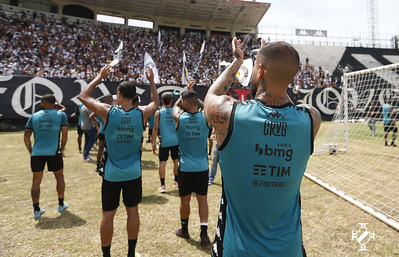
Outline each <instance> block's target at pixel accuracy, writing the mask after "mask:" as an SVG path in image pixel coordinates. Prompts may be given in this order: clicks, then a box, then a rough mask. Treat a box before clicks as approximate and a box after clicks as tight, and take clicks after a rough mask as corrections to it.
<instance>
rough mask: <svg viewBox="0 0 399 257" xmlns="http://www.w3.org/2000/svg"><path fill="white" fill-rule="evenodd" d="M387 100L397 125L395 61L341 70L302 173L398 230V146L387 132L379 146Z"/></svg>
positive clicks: (397, 74)
mask: <svg viewBox="0 0 399 257" xmlns="http://www.w3.org/2000/svg"><path fill="white" fill-rule="evenodd" d="M388 99H391V101H392V104H391V105H392V107H393V112H394V114H398V115H397V118H396V123H397V126H398V125H399V120H398V119H399V63H397V64H393V65H387V66H382V67H377V68H372V69H367V70H361V71H357V72H351V73H346V74H344V87H343V88H342V93H341V98H340V99H338V100H339V101H338V104H337V108H336V112H335V115H334V118H333V120H332V121H331V122H323V123H322V125H321V127H320V131H319V134H318V136H317V137H316V140H315V151H314V154H313V155H312V157H311V158H310V160H309V164H308V169H307V172H306V173H305V176H306V177H307V178H309V179H311V180H313V181H314V182H316V183H318V184H320V185H321V186H323V187H325V188H326V189H328V190H330V191H331V192H333V193H335V194H337V195H339V196H341V197H343V198H344V199H346V200H348V201H350V202H351V203H353V204H355V205H356V206H358V207H360V208H362V209H363V210H365V211H367V212H369V213H370V214H372V215H374V216H375V217H377V218H378V219H380V220H382V221H384V222H385V223H387V224H388V225H390V226H391V227H393V228H395V229H396V230H399V147H394V146H391V140H392V135H393V132H392V131H391V132H389V135H388V140H387V143H388V146H385V141H384V124H383V119H382V105H384V104H385V103H386V102H387V100H388ZM398 134H399V133H398ZM398 139H399V137H398ZM396 144H397V145H398V146H399V144H398V140H396Z"/></svg>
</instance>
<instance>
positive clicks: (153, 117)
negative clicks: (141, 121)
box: [148, 114, 155, 129]
mask: <svg viewBox="0 0 399 257" xmlns="http://www.w3.org/2000/svg"><path fill="white" fill-rule="evenodd" d="M154 120H155V114H153V115H151V116H150V118H149V119H148V123H149V125H150V129H153V128H154Z"/></svg>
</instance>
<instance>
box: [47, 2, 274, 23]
mask: <svg viewBox="0 0 399 257" xmlns="http://www.w3.org/2000/svg"><path fill="white" fill-rule="evenodd" d="M53 2H55V3H58V4H60V5H69V4H75V5H81V6H85V7H88V8H90V9H92V10H93V11H95V12H96V13H102V14H108V15H114V16H124V17H127V18H134V19H143V20H149V21H152V20H154V18H156V17H172V18H177V19H184V20H196V21H207V22H216V23H219V22H220V23H222V24H242V25H248V26H251V27H252V26H253V27H256V26H257V25H258V23H259V22H260V20H261V19H262V18H263V16H264V15H265V13H266V12H267V10H268V9H269V8H270V3H265V2H254V1H251V2H250V1H242V0H150V1H149V0H112V1H109V0H67V1H63V0H53Z"/></svg>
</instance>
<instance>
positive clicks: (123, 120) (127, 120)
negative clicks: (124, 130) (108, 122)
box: [121, 116, 132, 124]
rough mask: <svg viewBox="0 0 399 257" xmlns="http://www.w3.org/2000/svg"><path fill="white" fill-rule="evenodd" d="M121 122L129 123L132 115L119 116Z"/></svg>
mask: <svg viewBox="0 0 399 257" xmlns="http://www.w3.org/2000/svg"><path fill="white" fill-rule="evenodd" d="M121 123H122V124H130V123H132V117H129V116H124V117H122V118H121Z"/></svg>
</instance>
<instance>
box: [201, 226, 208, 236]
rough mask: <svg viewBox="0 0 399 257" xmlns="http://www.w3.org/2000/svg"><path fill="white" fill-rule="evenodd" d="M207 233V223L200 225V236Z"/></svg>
mask: <svg viewBox="0 0 399 257" xmlns="http://www.w3.org/2000/svg"><path fill="white" fill-rule="evenodd" d="M207 235H208V225H201V236H207Z"/></svg>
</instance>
